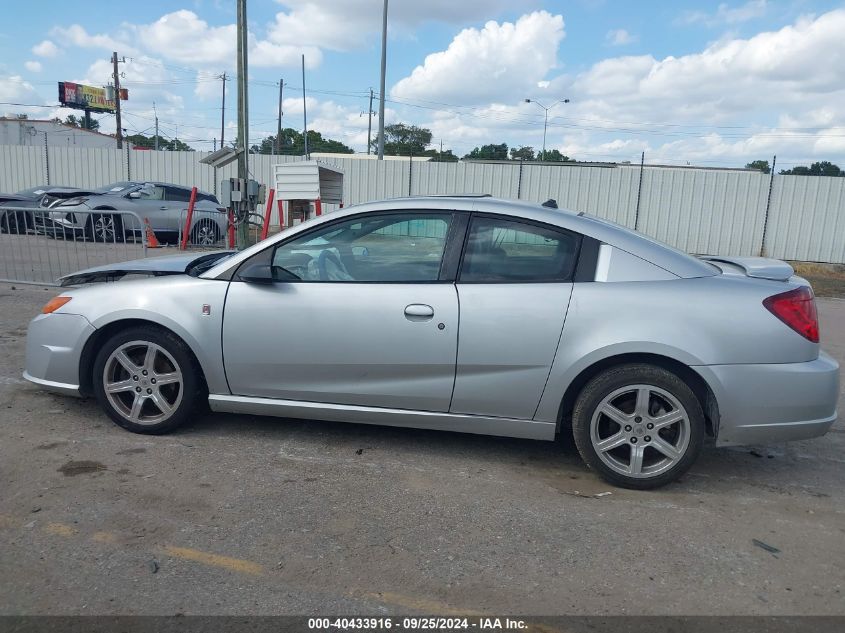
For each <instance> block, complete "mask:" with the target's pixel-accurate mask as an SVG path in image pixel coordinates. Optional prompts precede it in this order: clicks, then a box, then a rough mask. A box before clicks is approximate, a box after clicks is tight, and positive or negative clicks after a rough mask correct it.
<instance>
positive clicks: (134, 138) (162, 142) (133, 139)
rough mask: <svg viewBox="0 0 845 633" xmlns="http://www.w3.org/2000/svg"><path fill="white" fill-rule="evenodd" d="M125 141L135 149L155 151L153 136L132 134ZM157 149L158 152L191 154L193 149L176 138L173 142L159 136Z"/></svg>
mask: <svg viewBox="0 0 845 633" xmlns="http://www.w3.org/2000/svg"><path fill="white" fill-rule="evenodd" d="M126 140H127V141H128V142H130V143H132V144H133V145H135V147H149V148H150V149H155V146H156V138H155V136H144V135H143V134H132V135H130V136H127V137H126ZM158 149H159V150H160V151H165V152H193V151H194V148H193V147H191V146H190V145H188V144H187V143H185V142H183V141H180V140H179V139H178V138H175V139H173V140H170V139H166V138H163V137H161V136H159V137H158Z"/></svg>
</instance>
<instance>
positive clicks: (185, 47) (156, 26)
mask: <svg viewBox="0 0 845 633" xmlns="http://www.w3.org/2000/svg"><path fill="white" fill-rule="evenodd" d="M133 30H134V31H135V33H136V35H137V38H138V41H139V42H140V43H143V46H144V48H146V49H147V50H149V51H156V52H157V53H158V54H159V55H163V56H165V57H168V58H169V59H176V60H179V61H181V62H184V63H189V64H203V65H213V64H217V65H225V66H228V65H229V64H230V63H231V60H233V59H235V48H236V39H235V37H236V31H237V27H236V26H235V25H234V24H227V25H225V26H209V24H208V22H206V21H205V20H203V19H201V18H200V17H199V16H198V15H197V14H196V13H194V12H193V11H187V10H185V9H183V10H181V11H174V12H173V13H168V14H166V15H163V16H161V17H160V18H159V19H158V20H156V21H155V22H153V23H152V24H143V25H140V26H135V27H133Z"/></svg>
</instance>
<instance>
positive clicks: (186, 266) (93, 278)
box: [59, 251, 235, 286]
mask: <svg viewBox="0 0 845 633" xmlns="http://www.w3.org/2000/svg"><path fill="white" fill-rule="evenodd" d="M234 252H235V251H214V252H212V253H181V254H179V255H165V256H163V257H147V258H145V259H136V260H133V261H129V262H120V263H117V264H105V265H103V266H94V267H93V268H86V269H85V270H80V271H77V272H75V273H71V274H69V275H65V276H63V277H59V282H60V283H61V285H62V286H78V285H81V284H90V283H96V282H102V281H118V280H119V279H122V278H123V277H125V276H126V275H146V276H150V277H161V276H164V275H191V276H194V277H196V276H197V275H200V274H202V273H203V272H205V271H206V270H208V269H209V268H211V267H212V266H214V265H215V264H217V263H218V262H220V261H221V260H222V259H224V258H225V257H229V256H231V255H232V254H233V253H234Z"/></svg>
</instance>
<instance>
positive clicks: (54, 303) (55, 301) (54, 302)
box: [41, 296, 71, 314]
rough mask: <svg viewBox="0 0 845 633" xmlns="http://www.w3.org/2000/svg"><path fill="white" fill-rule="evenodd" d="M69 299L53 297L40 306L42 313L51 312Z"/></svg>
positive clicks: (69, 298)
mask: <svg viewBox="0 0 845 633" xmlns="http://www.w3.org/2000/svg"><path fill="white" fill-rule="evenodd" d="M70 300H71V297H61V296H60V297H53V298H52V299H50V300H49V301H48V302H47V305H45V306H44V307H43V308H41V312H42V314H51V313H53V312H55V311H56V310H58V309H59V308H61V307H62V306H63V305H64V304H66V303H67V302H68V301H70Z"/></svg>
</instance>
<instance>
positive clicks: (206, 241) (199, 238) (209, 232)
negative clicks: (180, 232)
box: [193, 223, 217, 246]
mask: <svg viewBox="0 0 845 633" xmlns="http://www.w3.org/2000/svg"><path fill="white" fill-rule="evenodd" d="M193 241H194V244H197V245H198V246H211V245H212V244H214V243H215V242H216V241H217V231H216V230H215V229H214V226H213V225H212V224H208V223H204V224H200V225H198V226H197V227H196V228H195V229H194V240H193Z"/></svg>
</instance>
